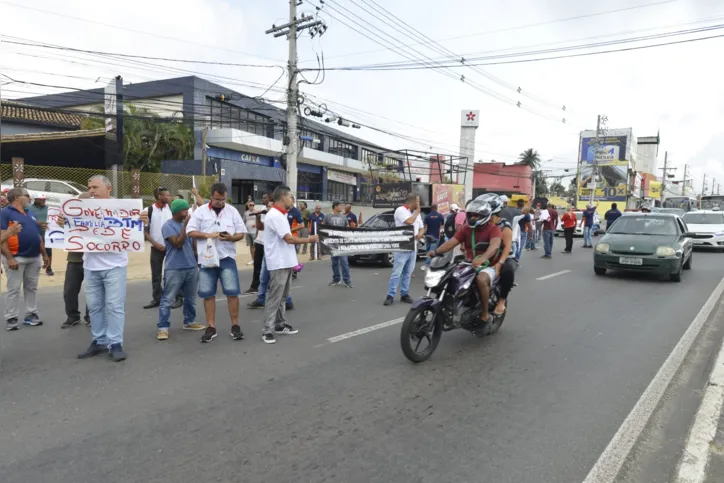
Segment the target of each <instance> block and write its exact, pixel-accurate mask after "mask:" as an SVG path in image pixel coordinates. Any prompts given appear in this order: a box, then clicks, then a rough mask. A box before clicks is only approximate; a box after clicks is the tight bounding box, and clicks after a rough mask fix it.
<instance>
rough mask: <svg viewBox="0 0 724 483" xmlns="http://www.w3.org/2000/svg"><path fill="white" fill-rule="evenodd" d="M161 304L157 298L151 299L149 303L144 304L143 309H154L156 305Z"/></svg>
mask: <svg viewBox="0 0 724 483" xmlns="http://www.w3.org/2000/svg"><path fill="white" fill-rule="evenodd" d="M160 305H161V302H159V301H158V300H152V301H151V303H150V304H148V305H144V306H143V308H144V309H155V308H156V307H159V306H160Z"/></svg>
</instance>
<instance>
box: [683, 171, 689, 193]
mask: <svg viewBox="0 0 724 483" xmlns="http://www.w3.org/2000/svg"><path fill="white" fill-rule="evenodd" d="M688 168H689V165H688V164H685V165H684V185H683V186H682V187H681V196H686V171H687V170H688Z"/></svg>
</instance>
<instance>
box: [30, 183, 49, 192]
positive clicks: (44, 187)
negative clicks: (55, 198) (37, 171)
mask: <svg viewBox="0 0 724 483" xmlns="http://www.w3.org/2000/svg"><path fill="white" fill-rule="evenodd" d="M48 188H50V183H46V182H45V181H28V182H26V183H25V189H27V190H32V191H50V190H49V189H48Z"/></svg>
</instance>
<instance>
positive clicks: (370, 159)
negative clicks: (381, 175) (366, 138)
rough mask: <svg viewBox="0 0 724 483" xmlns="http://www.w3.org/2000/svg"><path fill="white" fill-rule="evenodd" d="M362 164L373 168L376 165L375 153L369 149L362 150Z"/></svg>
mask: <svg viewBox="0 0 724 483" xmlns="http://www.w3.org/2000/svg"><path fill="white" fill-rule="evenodd" d="M362 163H363V164H366V165H368V166H375V165H376V164H378V163H377V153H376V152H374V151H370V150H369V149H365V148H362Z"/></svg>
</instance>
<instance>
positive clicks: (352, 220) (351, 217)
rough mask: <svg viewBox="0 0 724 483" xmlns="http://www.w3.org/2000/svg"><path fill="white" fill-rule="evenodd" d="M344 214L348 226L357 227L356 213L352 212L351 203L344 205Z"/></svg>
mask: <svg viewBox="0 0 724 483" xmlns="http://www.w3.org/2000/svg"><path fill="white" fill-rule="evenodd" d="M344 215H345V216H346V217H347V224H348V225H349V227H350V228H357V215H355V214H354V213H352V205H350V204H349V203H347V204H346V205H344Z"/></svg>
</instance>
